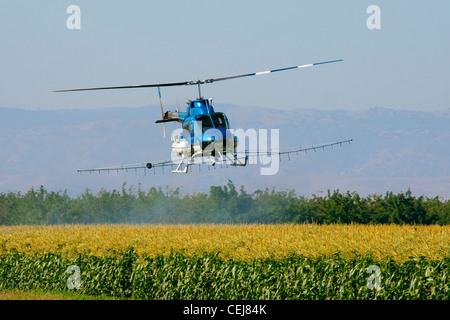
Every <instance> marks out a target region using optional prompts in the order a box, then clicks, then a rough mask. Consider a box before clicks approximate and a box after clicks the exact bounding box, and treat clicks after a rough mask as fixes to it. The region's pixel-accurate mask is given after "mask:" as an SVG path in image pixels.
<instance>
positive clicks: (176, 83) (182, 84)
mask: <svg viewBox="0 0 450 320" xmlns="http://www.w3.org/2000/svg"><path fill="white" fill-rule="evenodd" d="M190 82H191V81H184V82H170V83H157V84H140V85H132V86H118V87H95V88H79V89H64V90H54V91H53V92H67V91H87V90H108V89H130V88H152V87H173V86H187V85H188V84H190Z"/></svg>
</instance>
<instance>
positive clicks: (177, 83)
mask: <svg viewBox="0 0 450 320" xmlns="http://www.w3.org/2000/svg"><path fill="white" fill-rule="evenodd" d="M340 61H344V60H343V59H338V60H329V61H322V62H315V63H310V64H304V65H300V66H293V67H287V68H280V69H273V70H267V71H261V72H253V73H246V74H240V75H235V76H228V77H222V78H211V79H205V80H200V79H199V80H193V81H183V82H169V83H157V84H141V85H132V86H117V87H96V88H79V89H64V90H55V91H53V92H67V91H87V90H108V89H131V88H151V87H173V86H192V85H199V84H204V83H213V82H215V81H222V80H231V79H237V78H244V77H251V76H259V75H262V74H268V73H273V72H279V71H286V70H292V69H300V68H307V67H313V66H317V65H321V64H326V63H333V62H340Z"/></svg>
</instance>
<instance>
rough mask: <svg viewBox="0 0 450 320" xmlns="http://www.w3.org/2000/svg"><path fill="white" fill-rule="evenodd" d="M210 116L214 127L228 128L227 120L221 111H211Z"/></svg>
mask: <svg viewBox="0 0 450 320" xmlns="http://www.w3.org/2000/svg"><path fill="white" fill-rule="evenodd" d="M211 118H212V119H213V121H214V125H215V127H216V128H224V129H228V124H227V120H226V118H225V115H224V114H223V113H219V112H218V113H213V114H211Z"/></svg>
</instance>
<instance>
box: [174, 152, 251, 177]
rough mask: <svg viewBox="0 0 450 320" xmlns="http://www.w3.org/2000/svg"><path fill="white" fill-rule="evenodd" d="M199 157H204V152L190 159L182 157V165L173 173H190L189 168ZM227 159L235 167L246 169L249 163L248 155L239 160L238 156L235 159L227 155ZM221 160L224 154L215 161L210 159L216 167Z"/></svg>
mask: <svg viewBox="0 0 450 320" xmlns="http://www.w3.org/2000/svg"><path fill="white" fill-rule="evenodd" d="M198 156H202V152H201V151H198V152H196V153H194V154H193V155H192V156H190V157H186V156H185V155H183V156H182V157H181V160H180V163H179V164H178V166H177V168H176V169H175V170H172V173H188V172H189V166H190V165H192V164H193V163H194V158H195V157H198ZM225 157H226V158H227V159H228V160H229V161H230V165H231V166H234V167H245V166H246V165H247V161H248V155H246V156H245V158H244V159H239V158H238V157H237V155H236V154H234V157H233V158H231V157H230V156H229V155H228V154H227V153H226V154H225ZM187 158H189V160H188V161H187V162H186V164H185V166H184V169H181V168H182V166H183V163H184V161H185V160H186V159H187ZM219 158H223V154H220V153H219V155H218V156H216V157H214V159H210V161H211V165H212V166H215V164H216V163H217V160H218V159H219Z"/></svg>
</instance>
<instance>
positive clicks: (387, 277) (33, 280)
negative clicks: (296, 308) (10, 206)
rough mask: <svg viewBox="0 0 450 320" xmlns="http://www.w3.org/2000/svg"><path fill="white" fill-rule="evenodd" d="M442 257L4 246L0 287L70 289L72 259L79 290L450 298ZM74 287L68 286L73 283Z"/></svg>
mask: <svg viewBox="0 0 450 320" xmlns="http://www.w3.org/2000/svg"><path fill="white" fill-rule="evenodd" d="M449 262H450V261H449V259H448V258H444V259H443V260H440V261H430V260H427V259H424V258H414V259H410V260H408V261H406V262H402V263H397V262H394V261H392V260H384V261H375V260H373V258H371V257H370V256H358V257H355V258H354V259H350V260H349V259H344V258H342V257H341V256H339V255H330V256H322V257H319V258H308V257H302V256H297V255H292V256H289V257H286V258H283V259H254V260H252V261H249V262H245V261H240V260H234V259H228V260H223V259H220V258H219V257H218V256H217V254H214V253H213V254H206V255H195V256H185V255H183V254H181V253H171V254H170V255H159V256H155V257H150V256H146V255H137V254H136V252H135V251H134V249H133V248H128V249H127V250H124V251H121V252H113V253H110V254H105V255H104V256H102V257H95V256H92V255H86V254H79V255H77V257H76V258H74V259H68V258H64V257H62V256H61V255H60V254H57V253H48V254H43V255H40V254H33V255H30V254H27V253H19V252H9V253H7V254H3V255H1V256H0V289H5V288H8V289H20V290H30V289H31V290H36V289H37V290H42V289H43V290H58V291H64V290H66V291H67V290H69V288H68V287H67V285H66V282H67V279H68V277H69V276H70V274H67V273H66V270H67V268H68V267H69V266H71V265H76V266H78V267H79V268H80V270H81V273H80V281H81V288H79V289H78V291H79V292H80V293H83V294H88V295H99V296H100V295H102V296H112V297H119V298H134V299H155V300H156V299H163V300H172V299H177V300H178V299H191V300H197V299H198V300H200V299H248V300H252V299H259V300H264V299H269V300H277V299H283V300H285V299H314V300H316V299H394V300H397V299H422V300H423V299H439V300H448V299H449V298H450V288H449V281H448V278H449V276H450V274H449ZM371 265H376V266H378V267H379V268H380V278H379V279H380V289H379V290H377V289H373V288H372V289H370V288H369V287H368V285H367V284H368V281H369V280H370V273H367V270H368V267H369V266H371ZM73 290H75V289H73Z"/></svg>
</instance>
